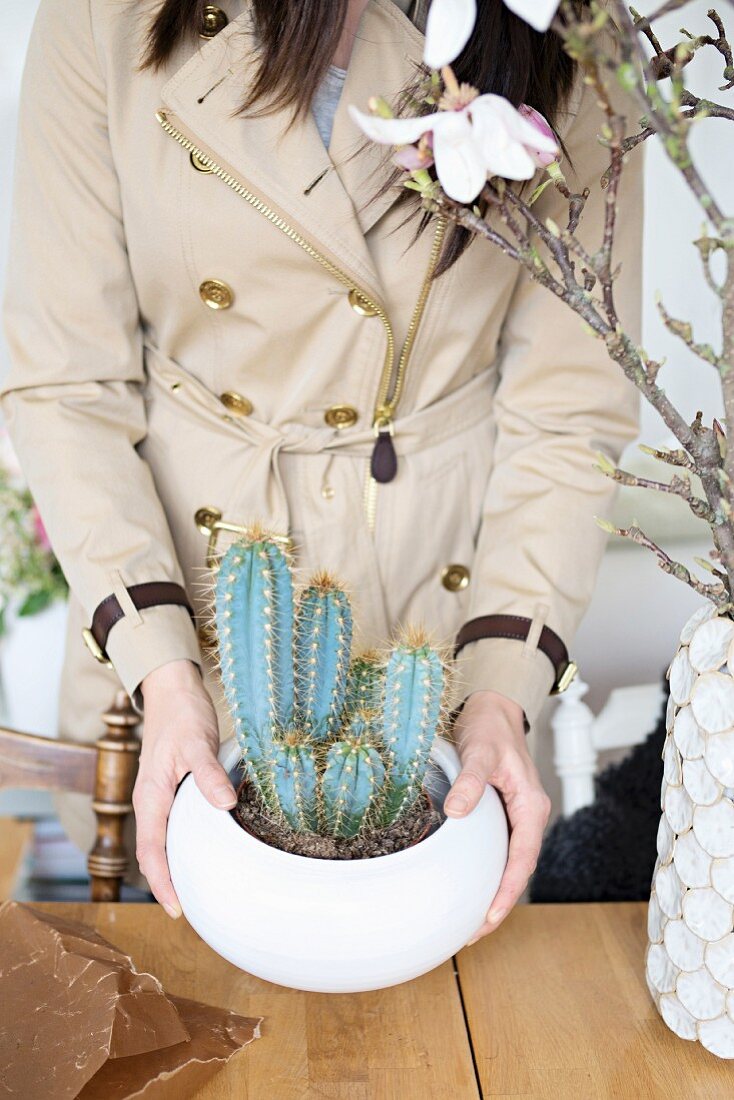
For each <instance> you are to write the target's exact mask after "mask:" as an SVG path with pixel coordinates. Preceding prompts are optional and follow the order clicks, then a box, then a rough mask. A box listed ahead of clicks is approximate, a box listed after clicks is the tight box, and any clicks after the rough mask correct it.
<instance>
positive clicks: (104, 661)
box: [82, 626, 113, 668]
mask: <svg viewBox="0 0 734 1100" xmlns="http://www.w3.org/2000/svg"><path fill="white" fill-rule="evenodd" d="M82 638H83V639H84V644H85V646H86V647H87V649H88V650H89V652H90V653H91V654H92V656H93V657H94V659H95V661H99V663H100V664H101V665H106V666H107V668H112V667H113V665H112V661H111V660H110V659H109V657H108V656H107V654H106V653H105V651H104V650H103V649H102V647H101V646H100V644H99V642H98V641H97V639H96V638H95V636H94V634H92V631H91V630H90V629H89V627H88V626H85V627H83V628H82Z"/></svg>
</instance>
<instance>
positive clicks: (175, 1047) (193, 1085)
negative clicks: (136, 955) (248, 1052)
mask: <svg viewBox="0 0 734 1100" xmlns="http://www.w3.org/2000/svg"><path fill="white" fill-rule="evenodd" d="M261 1022H262V1017H259V1018H257V1019H254V1018H250V1017H246V1016H238V1015H237V1014H236V1013H234V1012H229V1011H228V1010H227V1009H222V1008H212V1007H209V1006H208V1005H202V1004H199V1003H198V1002H196V1001H187V1000H184V999H182V998H178V997H169V996H168V995H167V994H166V993H165V992H164V990H163V987H162V985H161V983H160V982H159V981H158V979H157V978H155V977H153V975H152V974H139V973H138V971H137V970H136V969H135V966H134V964H133V961H132V959H131V958H130V957H129V956H128V955H125V954H123V952H122V951H119V950H118V949H117V948H116V947H114V946H113V945H112V944H111V943H109V942H108V941H107V940H105V939H104V938H103V937H102V936H100V935H99V934H98V933H97V932H95V931H94V929H93V928H90V927H89V926H88V925H85V924H80V923H78V922H76V921H70V920H66V919H65V918H63V917H60V916H57V915H56V914H52V913H46V912H42V911H41V910H38V909H33V908H31V907H29V906H26V905H20V904H19V903H17V902H5V904H3V905H0V1096H2V1095H8V1096H13V1097H14V1098H15V1100H26V1098H27V1100H37V1098H39V1097H42V1096H43V1097H48V1098H49V1100H67V1098H69V1100H72V1098H74V1097H79V1098H80V1100H132V1098H133V1097H145V1100H153V1098H155V1100H167V1098H168V1097H176V1098H179V1097H182V1096H187V1095H191V1093H192V1092H194V1091H195V1090H196V1089H198V1088H199V1087H200V1086H201V1085H202V1084H203V1083H204V1082H205V1081H206V1080H208V1079H209V1078H210V1077H211V1076H213V1074H214V1073H216V1071H217V1070H218V1069H219V1068H221V1066H223V1065H224V1064H225V1062H227V1061H228V1060H229V1059H230V1058H231V1057H232V1055H233V1054H235V1053H236V1051H238V1050H240V1049H241V1048H242V1047H244V1046H246V1045H247V1044H248V1043H250V1042H251V1041H252V1040H253V1039H256V1038H259V1036H260V1032H259V1026H260V1023H261Z"/></svg>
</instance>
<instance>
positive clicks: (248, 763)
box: [215, 531, 444, 838]
mask: <svg viewBox="0 0 734 1100" xmlns="http://www.w3.org/2000/svg"><path fill="white" fill-rule="evenodd" d="M215 612H216V625H217V634H218V640H219V651H220V665H221V675H222V681H223V684H224V688H225V693H226V697H227V701H228V703H229V706H230V709H231V712H232V717H233V720H234V727H235V733H236V736H237V739H238V743H239V746H240V749H241V752H242V762H243V766H244V768H245V770H246V773H247V776H248V778H249V779H250V781H251V782H252V783H254V784H255V786H256V787H257V788H258V790H259V792H260V794H261V796H262V799H263V800H264V803H265V806H266V808H267V810H268V811H269V812H270V814H271V815H272V817H273V818H274V819H276V820H280V821H281V822H287V824H288V826H289V827H290V828H291V829H292V830H293V831H295V832H297V833H304V832H314V833H320V834H322V835H330V836H334V837H342V838H350V837H354V836H357V835H358V834H359V833H360V832H361V831H366V830H372V829H384V828H387V827H388V826H389V825H390V824H391V823H392V822H394V821H396V820H397V819H398V818H400V817H402V816H403V815H404V814H405V813H407V812H409V811H410V809H411V807H413V806H414V804H415V801H416V799H417V797H418V795H419V793H420V790H421V786H422V784H423V780H424V777H425V771H426V767H427V764H428V760H429V755H430V750H431V745H432V743H433V739H434V737H435V735H436V733H437V731H438V728H439V726H440V722H441V713H442V712H441V699H442V694H443V690H444V664H443V661H442V659H441V657H440V655H439V653H438V652H437V651H436V649H435V648H433V647H432V646H431V645H430V644H429V643H428V640H427V638H426V637H425V635H424V634H422V633H421V632H419V631H415V630H413V631H410V630H408V631H406V632H404V633H403V634H402V635H401V636H400V637H399V638H398V640H397V641H396V642H395V644H394V646H393V647H392V649H391V650H390V653H389V656H388V657H387V658H384V657H382V656H381V655H380V654H378V653H376V652H374V651H370V652H367V653H362V654H360V655H358V656H356V657H354V658H351V643H352V630H353V626H352V613H351V608H350V606H349V600H348V598H347V596H346V594H345V593H344V591H343V590H342V589H341V588H340V587H339V586H338V585H337V584H336V582H335V581H334V580H333V579H332V578H331V577H329V576H328V574H325V573H322V574H319V575H317V576H316V577H314V578H313V579H312V580H311V581H310V583H309V584H308V585H306V586H305V588H303V590H302V591H301V593H300V596H299V598H298V600H297V603H296V604H295V607H294V598H293V581H292V577H291V571H290V564H289V562H288V559H287V557H286V556H285V554H284V553H283V551H282V549H281V548H280V546H279V545H278V544H277V542H276V541H274V540H273V539H272V538H270V537H268V536H267V535H266V534H264V533H262V532H260V531H254V532H253V533H252V534H251V535H250V536H247V537H244V538H242V539H241V540H239V541H238V542H236V543H234V544H233V545H232V546H231V547H230V548H229V549H228V550H227V552H226V553H225V554H224V556H223V557H222V559H221V563H220V569H219V574H218V577H217V582H216V594H215Z"/></svg>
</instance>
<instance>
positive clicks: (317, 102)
mask: <svg viewBox="0 0 734 1100" xmlns="http://www.w3.org/2000/svg"><path fill="white" fill-rule="evenodd" d="M393 2H394V3H395V4H396V5H397V7H399V8H400V9H401V10H402V11H404V12H405V14H406V15H410V17H411V18H412V19H414V21H415V22H417V24H418V25H419V26H420V23H421V21H422V20H421V19H420V18H416V17H417V16H418V17H420V12H421V9H422V7H423V2H422V0H415V3H414V0H393ZM413 7H415V9H416V11H415V13H413V14H411V8H413ZM346 75H347V70H346V69H340V68H339V66H338V65H329V68H328V71H327V73H326V76H325V77H324V79H323V80H322V82H321V85H320V87H319V88H318V90H317V92H316V95H315V96H314V98H313V102H312V104H311V110H312V112H313V117H314V120H315V122H316V126H317V128H318V131H319V133H320V134H321V140H322V141H323V143H324V145H325V146H326V148H327V149H328V148H329V142H330V141H331V129H332V126H333V123H334V115H335V114H336V109H337V106H338V105H339V98H340V96H341V94H342V89H343V87H344V78H345V77H346Z"/></svg>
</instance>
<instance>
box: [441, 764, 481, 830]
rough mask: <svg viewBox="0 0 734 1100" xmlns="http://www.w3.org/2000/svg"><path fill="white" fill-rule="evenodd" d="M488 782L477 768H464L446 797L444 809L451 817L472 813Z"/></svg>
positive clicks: (469, 766) (470, 766)
mask: <svg viewBox="0 0 734 1100" xmlns="http://www.w3.org/2000/svg"><path fill="white" fill-rule="evenodd" d="M486 786H487V780H486V779H485V778H484V776H483V775H482V773H481V772H480V771H479V769H478V768H477V767H476V766H472V765H468V766H466V765H465V766H464V767H463V768H462V769H461V771H460V772H459V775H458V776H457V778H456V779H455V781H454V783H453V785H452V787H451V790H450V791H449V793H448V795H447V796H446V801H445V802H444V805H443V808H444V813H446V814H448V815H449V817H463V816H464V815H465V814H468V813H470V812H471V811H472V810H473V809H474V807H475V806H476V805H477V803H478V802H479V800H480V798H481V797H482V795H483V794H484V788H485V787H486Z"/></svg>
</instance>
